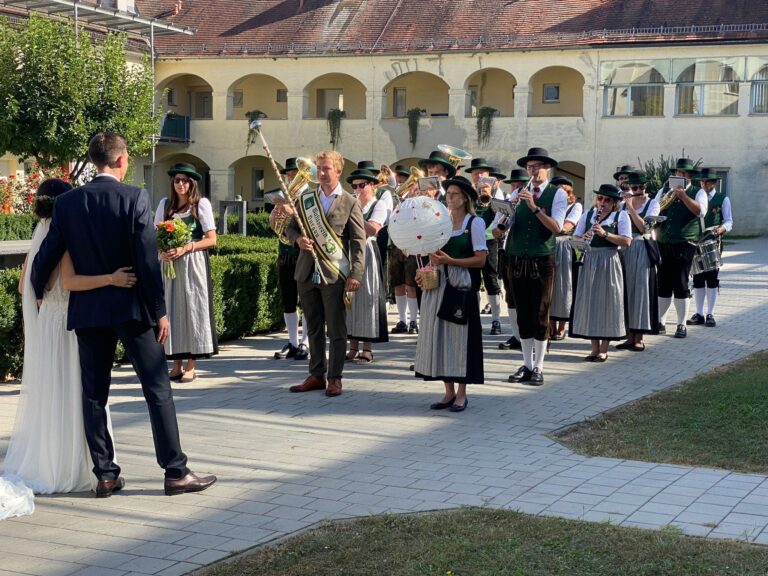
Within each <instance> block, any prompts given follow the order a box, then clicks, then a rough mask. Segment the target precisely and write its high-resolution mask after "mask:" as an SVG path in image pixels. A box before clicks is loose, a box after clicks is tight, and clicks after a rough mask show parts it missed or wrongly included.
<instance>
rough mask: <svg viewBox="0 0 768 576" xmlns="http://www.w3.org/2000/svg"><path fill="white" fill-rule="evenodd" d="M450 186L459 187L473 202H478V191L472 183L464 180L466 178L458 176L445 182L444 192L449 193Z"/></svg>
mask: <svg viewBox="0 0 768 576" xmlns="http://www.w3.org/2000/svg"><path fill="white" fill-rule="evenodd" d="M448 186H458V187H459V188H461V191H462V192H464V194H465V195H466V196H467V197H468V198H469V199H470V200H472V202H475V201H476V200H477V190H475V187H474V186H472V182H470V181H469V180H467V179H466V178H464V176H456V177H455V178H449V179H448V180H445V181H444V182H443V190H446V191H447V190H448Z"/></svg>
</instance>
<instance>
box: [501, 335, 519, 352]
mask: <svg viewBox="0 0 768 576" xmlns="http://www.w3.org/2000/svg"><path fill="white" fill-rule="evenodd" d="M522 349H523V346H522V344H520V340H518V339H517V338H515V337H514V336H512V338H510V339H509V340H507V341H506V342H501V343H500V344H499V350H522Z"/></svg>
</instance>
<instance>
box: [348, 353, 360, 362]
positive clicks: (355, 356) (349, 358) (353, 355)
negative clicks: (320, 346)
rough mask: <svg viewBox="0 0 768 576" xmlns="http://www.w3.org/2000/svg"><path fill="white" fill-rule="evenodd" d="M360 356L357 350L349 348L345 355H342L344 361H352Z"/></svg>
mask: <svg viewBox="0 0 768 576" xmlns="http://www.w3.org/2000/svg"><path fill="white" fill-rule="evenodd" d="M359 356H360V353H359V352H358V351H357V350H350V351H349V352H347V355H346V356H345V357H344V361H345V362H352V361H353V360H357V359H358V358H359Z"/></svg>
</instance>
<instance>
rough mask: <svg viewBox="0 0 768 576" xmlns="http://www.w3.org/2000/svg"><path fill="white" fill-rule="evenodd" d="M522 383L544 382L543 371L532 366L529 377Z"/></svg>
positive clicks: (538, 383) (529, 384)
mask: <svg viewBox="0 0 768 576" xmlns="http://www.w3.org/2000/svg"><path fill="white" fill-rule="evenodd" d="M524 384H526V385H528V386H541V385H542V384H544V373H543V372H542V371H541V370H539V369H538V368H534V369H533V372H531V377H530V378H529V379H528V381H527V382H524Z"/></svg>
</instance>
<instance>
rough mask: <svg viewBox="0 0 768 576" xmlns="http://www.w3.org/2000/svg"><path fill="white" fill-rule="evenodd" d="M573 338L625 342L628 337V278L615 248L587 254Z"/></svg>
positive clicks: (575, 306)
mask: <svg viewBox="0 0 768 576" xmlns="http://www.w3.org/2000/svg"><path fill="white" fill-rule="evenodd" d="M569 335H570V336H571V337H573V338H586V339H588V340H622V339H624V338H625V337H626V326H625V323H624V277H623V275H622V270H621V261H620V260H619V251H618V250H617V249H616V248H615V247H613V248H591V249H590V250H588V251H587V253H586V254H585V255H584V263H583V265H582V266H581V269H580V270H579V281H578V285H577V286H576V297H575V299H574V302H573V310H572V311H571V322H570V332H569Z"/></svg>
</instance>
